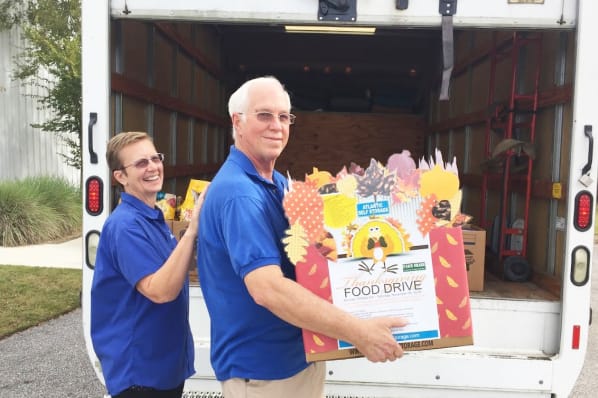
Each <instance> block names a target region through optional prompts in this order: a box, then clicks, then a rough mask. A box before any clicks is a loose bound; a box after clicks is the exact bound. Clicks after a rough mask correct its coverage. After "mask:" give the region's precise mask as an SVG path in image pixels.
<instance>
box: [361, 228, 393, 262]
mask: <svg viewBox="0 0 598 398" xmlns="http://www.w3.org/2000/svg"><path fill="white" fill-rule="evenodd" d="M367 242H368V243H367V250H366V254H369V256H370V257H371V258H372V259H373V260H374V264H372V267H373V266H374V265H376V264H378V263H382V269H384V270H386V256H387V255H388V251H389V247H388V243H387V242H386V239H384V235H382V231H381V230H380V226H378V225H373V226H370V227H369V228H368V241H367Z"/></svg>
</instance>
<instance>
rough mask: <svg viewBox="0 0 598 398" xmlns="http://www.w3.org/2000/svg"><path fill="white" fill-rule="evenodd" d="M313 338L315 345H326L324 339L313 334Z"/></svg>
mask: <svg viewBox="0 0 598 398" xmlns="http://www.w3.org/2000/svg"><path fill="white" fill-rule="evenodd" d="M311 337H312V339H313V340H314V343H316V345H317V346H320V347H322V346H323V345H324V342H323V341H322V339H320V338H319V337H318V336H317V335H315V334H312V335H311Z"/></svg>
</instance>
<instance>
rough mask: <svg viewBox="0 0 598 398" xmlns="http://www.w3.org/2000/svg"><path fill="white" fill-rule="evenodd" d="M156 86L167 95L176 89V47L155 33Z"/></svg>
mask: <svg viewBox="0 0 598 398" xmlns="http://www.w3.org/2000/svg"><path fill="white" fill-rule="evenodd" d="M153 55H154V71H153V72H154V74H153V75H154V88H155V89H156V90H158V91H160V92H163V93H164V94H166V95H172V93H173V91H174V84H173V74H174V70H173V69H174V67H173V64H174V62H173V61H174V59H175V56H176V49H175V48H174V47H173V45H172V44H170V42H169V41H167V40H166V39H165V38H164V37H163V36H161V35H158V34H156V35H154V54H153Z"/></svg>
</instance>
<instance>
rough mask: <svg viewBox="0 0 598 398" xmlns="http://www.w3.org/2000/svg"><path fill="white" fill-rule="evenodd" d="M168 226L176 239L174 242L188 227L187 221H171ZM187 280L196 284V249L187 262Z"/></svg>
mask: <svg viewBox="0 0 598 398" xmlns="http://www.w3.org/2000/svg"><path fill="white" fill-rule="evenodd" d="M169 226H170V228H171V230H172V234H173V235H174V237H175V238H176V240H177V241H178V240H180V239H181V237H182V236H183V234H184V233H185V231H186V230H187V227H188V226H189V221H176V220H175V221H171V222H170V223H169ZM189 280H190V281H191V282H197V280H198V278H197V249H193V256H192V257H191V261H189Z"/></svg>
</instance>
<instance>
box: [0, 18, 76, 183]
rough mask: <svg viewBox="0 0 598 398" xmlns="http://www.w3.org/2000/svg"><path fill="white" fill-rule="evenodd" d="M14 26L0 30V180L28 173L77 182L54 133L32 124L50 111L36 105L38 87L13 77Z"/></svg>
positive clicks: (17, 42) (16, 47)
mask: <svg viewBox="0 0 598 398" xmlns="http://www.w3.org/2000/svg"><path fill="white" fill-rule="evenodd" d="M20 43H21V36H20V34H19V31H18V29H17V28H13V29H12V30H10V31H4V32H0V181H2V180H19V179H22V178H25V177H30V176H58V177H63V178H65V179H67V180H68V181H70V182H72V183H73V184H79V179H80V175H79V171H78V170H77V169H75V168H73V167H69V166H67V165H65V164H64V161H63V158H62V157H61V156H60V155H59V154H60V153H68V148H67V147H66V146H65V145H64V144H63V143H62V140H61V139H60V138H59V137H57V136H55V134H53V133H46V132H43V131H41V130H40V129H38V128H33V127H31V124H32V123H41V122H44V121H45V120H46V119H47V118H48V117H49V115H50V112H49V111H48V110H45V109H38V108H39V106H38V103H37V101H36V100H35V98H32V97H31V95H36V94H43V91H41V89H40V88H38V87H22V86H21V84H20V83H19V82H18V81H13V80H12V74H13V67H14V66H13V64H14V61H13V58H14V56H15V55H17V53H18V51H19V47H20V46H21V44H20Z"/></svg>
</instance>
